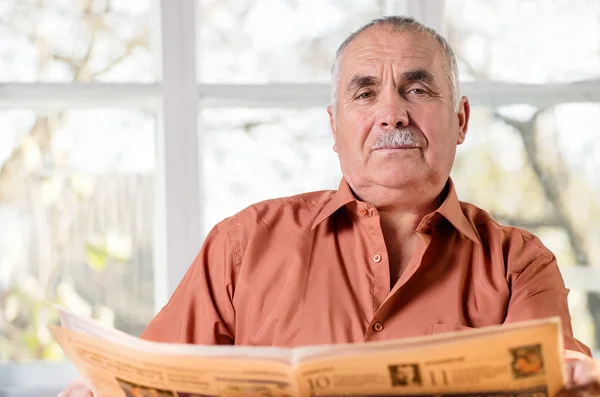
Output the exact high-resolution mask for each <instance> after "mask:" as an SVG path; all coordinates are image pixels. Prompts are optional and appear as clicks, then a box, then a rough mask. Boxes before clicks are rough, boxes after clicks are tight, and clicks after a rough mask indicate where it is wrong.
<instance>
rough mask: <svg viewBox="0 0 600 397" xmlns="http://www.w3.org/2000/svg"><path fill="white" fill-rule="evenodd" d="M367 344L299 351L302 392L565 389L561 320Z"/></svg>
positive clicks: (498, 395)
mask: <svg viewBox="0 0 600 397" xmlns="http://www.w3.org/2000/svg"><path fill="white" fill-rule="evenodd" d="M367 346H368V347H365V348H362V347H361V348H354V349H353V348H352V347H347V348H343V347H340V348H331V349H329V350H328V351H324V350H322V349H314V350H313V351H310V350H308V349H305V350H304V351H298V352H297V354H296V355H297V356H298V357H297V358H296V359H297V360H298V361H299V363H298V365H297V368H296V372H297V376H298V388H299V392H300V394H301V395H306V396H308V395H311V396H348V395H356V396H397V395H421V396H473V397H480V396H493V397H504V396H510V397H516V396H519V397H553V396H554V395H555V394H556V392H557V391H559V390H560V389H561V388H562V387H563V386H564V377H563V366H562V332H561V327H560V321H559V320H558V319H550V320H540V321H532V322H527V323H520V324H514V325H507V326H497V327H490V328H485V329H477V330H472V331H461V332H455V333H448V334H445V335H439V336H430V337H422V338H414V339H410V340H404V341H390V342H375V343H371V344H369V345H367Z"/></svg>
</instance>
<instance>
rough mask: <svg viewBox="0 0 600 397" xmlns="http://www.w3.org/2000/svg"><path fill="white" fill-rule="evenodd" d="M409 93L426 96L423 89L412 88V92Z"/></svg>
mask: <svg viewBox="0 0 600 397" xmlns="http://www.w3.org/2000/svg"><path fill="white" fill-rule="evenodd" d="M409 93H412V94H417V95H425V94H427V90H425V89H423V88H413V89H412V90H410V91H409Z"/></svg>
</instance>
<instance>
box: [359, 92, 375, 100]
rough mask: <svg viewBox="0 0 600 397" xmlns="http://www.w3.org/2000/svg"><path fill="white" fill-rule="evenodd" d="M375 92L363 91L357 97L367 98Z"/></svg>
mask: <svg viewBox="0 0 600 397" xmlns="http://www.w3.org/2000/svg"><path fill="white" fill-rule="evenodd" d="M372 96H373V94H372V93H371V92H363V93H361V94H358V96H357V97H356V98H357V99H367V98H370V97H372Z"/></svg>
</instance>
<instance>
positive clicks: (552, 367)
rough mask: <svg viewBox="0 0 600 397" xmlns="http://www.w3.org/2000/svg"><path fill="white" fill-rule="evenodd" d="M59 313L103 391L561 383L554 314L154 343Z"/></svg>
mask: <svg viewBox="0 0 600 397" xmlns="http://www.w3.org/2000/svg"><path fill="white" fill-rule="evenodd" d="M60 315H61V320H62V323H63V327H62V328H53V329H52V332H53V334H54V336H55V338H56V339H57V341H58V342H59V343H60V344H61V346H62V347H63V349H64V350H65V353H66V354H67V356H68V357H69V358H70V359H71V360H72V361H73V363H74V364H75V366H77V368H78V369H79V370H80V372H81V373H82V374H83V375H84V376H85V377H86V378H88V379H89V380H90V381H91V382H92V383H93V386H94V389H95V392H96V396H98V397H104V396H119V397H120V396H125V397H130V396H132V397H141V396H146V397H158V396H161V397H165V396H171V397H193V396H203V397H208V396H232V397H233V396H263V397H266V396H273V397H285V396H288V397H291V396H395V395H432V396H433V395H436V396H441V395H447V396H498V397H500V396H511V397H512V396H519V397H546V396H548V397H553V395H554V394H555V393H556V392H557V391H558V390H559V389H560V388H562V386H563V372H562V358H561V353H562V335H561V328H560V323H559V320H558V319H552V320H544V321H536V322H529V323H521V324H515V325H512V326H505V327H492V328H486V329H478V330H473V331H463V332H460V333H451V334H445V335H437V336H429V337H423V338H415V339H406V340H396V341H386V342H374V343H373V342H372V343H357V344H347V345H333V346H331V345H329V346H314V347H304V348H296V349H280V348H268V347H231V346H198V345H178V344H165V343H155V342H149V341H144V340H140V339H138V338H134V337H132V336H129V335H127V334H124V333H122V332H119V331H116V330H113V329H109V328H105V327H103V326H101V325H98V324H96V323H95V322H94V321H92V320H89V319H86V318H83V317H79V316H76V315H73V314H71V313H68V312H65V311H61V312H60Z"/></svg>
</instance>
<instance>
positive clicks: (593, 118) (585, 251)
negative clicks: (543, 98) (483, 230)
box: [453, 104, 600, 349]
mask: <svg viewBox="0 0 600 397" xmlns="http://www.w3.org/2000/svg"><path fill="white" fill-rule="evenodd" d="M598 123H600V105H598V104H562V105H559V106H555V107H553V108H549V109H534V108H531V107H529V106H511V107H505V108H501V109H490V108H481V107H480V108H475V109H473V112H472V120H471V123H470V128H469V133H468V134H467V139H466V141H465V143H464V144H463V145H462V146H460V147H459V151H458V154H457V159H456V162H455V166H454V170H453V178H454V180H455V182H456V185H457V190H458V193H459V197H461V199H462V200H464V201H468V202H472V203H474V204H476V205H478V206H480V207H482V208H484V209H486V210H488V211H489V212H490V214H491V215H492V216H494V217H495V218H496V219H497V220H499V221H500V222H502V223H505V224H511V225H515V226H520V227H523V228H525V229H527V230H529V231H531V232H532V233H534V234H536V235H538V236H539V237H540V238H541V239H542V241H543V242H544V244H546V246H548V247H549V248H550V250H552V251H553V252H554V254H555V255H556V257H557V259H558V263H559V265H560V266H561V267H565V266H584V265H590V266H600V175H599V174H598V172H597V170H598V169H599V168H600V141H598V139H597V131H596V126H597V125H598ZM599 282H600V280H599ZM567 287H569V288H572V289H573V290H574V291H573V292H572V294H571V297H570V300H571V301H572V304H573V307H572V308H571V310H572V316H573V325H574V328H575V329H576V330H579V331H578V333H576V336H577V337H580V338H581V339H582V340H583V341H584V342H585V343H586V344H588V345H589V346H590V347H591V348H592V349H600V340H599V337H600V335H599V332H600V299H599V298H600V295H599V294H587V296H586V294H584V293H582V292H581V291H577V289H578V286H577V285H567ZM582 299H583V300H584V301H583V303H582ZM590 308H592V311H593V313H590V310H589V309H590Z"/></svg>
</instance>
